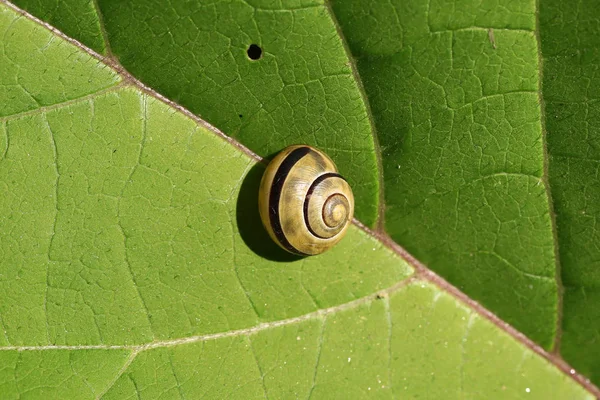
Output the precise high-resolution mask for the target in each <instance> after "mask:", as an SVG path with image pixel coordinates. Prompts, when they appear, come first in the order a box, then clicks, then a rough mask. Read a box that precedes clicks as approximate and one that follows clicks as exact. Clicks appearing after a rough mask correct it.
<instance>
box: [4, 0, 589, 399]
mask: <svg viewBox="0 0 600 400" xmlns="http://www.w3.org/2000/svg"><path fill="white" fill-rule="evenodd" d="M134 3H135V2H132V3H131V4H134ZM135 4H137V3H135ZM141 4H142V3H141V2H140V5H141ZM206 4H207V7H208V6H211V7H216V6H217V5H218V6H219V7H223V4H224V3H216V5H211V4H209V3H208V2H207V3H206ZM231 4H232V9H235V7H239V6H240V4H242V3H240V4H238V3H237V2H232V3H231ZM244 4H245V3H244ZM244 4H242V6H243V5H244ZM115 5H116V3H115ZM304 6H306V5H302V6H299V7H297V10H296V9H295V10H292V11H286V10H282V7H281V4H273V5H272V7H270V8H265V9H264V10H263V9H258V8H257V9H256V10H255V11H254V12H257V13H258V12H259V11H264V12H265V15H273V16H276V15H277V16H278V15H279V14H281V15H284V16H285V15H288V14H289V13H292V15H294V18H299V17H298V16H297V15H295V14H294V13H296V12H298V13H302V12H309V13H310V12H314V13H315V15H316V17H315V18H317V17H318V18H321V19H318V21H325V20H327V21H329V22H328V24H330V25H327V24H325V25H324V26H326V27H328V28H327V29H330V28H331V27H334V25H333V21H332V20H331V19H330V18H329V14H327V13H326V12H327V10H326V9H324V8H323V7H322V6H314V7H313V6H309V7H304ZM250 7H253V6H250ZM263 8H264V7H263ZM244 9H245V8H244ZM306 10H308V11H306ZM178 11H179V12H185V9H184V10H178ZM254 12H253V13H252V15H253V14H254ZM484 15H487V14H486V13H484ZM313 17H314V16H313ZM273 18H275V17H273ZM277 18H279V17H277ZM282 18H283V17H282ZM285 18H287V17H285ZM294 18H292V19H294ZM129 21H131V22H132V23H137V22H134V21H133V20H132V19H131V18H130V19H129ZM250 21H252V20H251V19H250ZM313 23H315V25H314V28H315V29H313V30H311V31H310V32H307V33H306V34H307V35H310V34H312V33H313V32H315V30H316V29H317V28H319V29H325V28H323V27H322V26H321V25H320V24H318V23H316V22H314V21H313ZM226 25H227V24H220V25H219V26H226ZM294 26H295V27H298V26H299V27H302V26H303V25H302V24H296V23H294ZM0 31H2V32H3V33H4V35H3V36H2V43H1V46H0V48H3V49H4V52H3V53H0V56H1V57H5V54H8V53H10V52H7V49H13V50H15V49H18V50H19V57H21V58H19V59H20V60H21V63H22V64H23V66H21V65H20V64H19V63H16V62H15V61H14V59H13V58H10V57H9V59H11V60H13V61H12V63H13V64H11V65H13V66H14V67H15V68H13V69H8V68H7V69H5V68H0V78H1V79H2V82H5V81H9V82H11V81H10V79H12V81H16V82H28V85H30V86H27V88H28V90H31V93H32V95H33V96H34V97H35V98H36V99H42V98H43V102H40V101H39V100H36V102H34V103H25V102H21V103H18V102H17V103H16V104H17V105H18V107H15V108H13V109H5V111H4V113H3V114H2V116H1V117H0V156H1V157H0V193H2V195H1V196H0V293H2V294H3V295H2V298H1V299H0V398H7V399H13V398H14V399H66V398H68V399H87V398H89V399H94V398H105V399H113V398H114V399H127V398H131V399H153V398H161V399H170V398H175V399H177V398H207V399H212V398H239V399H253V398H274V399H278V398H299V397H300V398H323V399H331V398H340V399H347V398H390V399H391V398H431V399H436V398H444V399H468V398H472V399H481V398H501V399H505V398H506V399H511V398H515V399H516V398H527V399H536V398H539V399H548V398H565V399H591V398H593V396H592V394H590V393H588V392H586V390H585V389H584V388H583V387H582V386H580V385H579V384H577V383H576V382H575V381H574V380H572V379H571V378H570V377H569V376H568V375H566V374H564V373H563V372H562V371H560V370H559V369H558V368H557V366H556V365H553V364H552V363H551V362H550V361H549V360H548V359H546V358H544V357H542V356H541V355H540V354H538V353H536V352H534V351H533V350H532V349H531V347H530V345H527V344H526V343H525V342H523V341H522V340H518V338H516V337H515V336H514V335H511V334H509V333H507V332H506V331H505V330H503V329H502V327H501V326H499V325H497V324H495V323H492V322H491V321H490V320H488V319H486V318H484V317H482V316H481V315H480V314H479V313H478V312H477V311H476V310H474V309H471V308H470V307H469V306H467V305H466V304H465V303H463V302H461V301H460V300H457V298H456V297H454V295H451V294H449V293H448V292H447V291H446V289H444V288H442V287H438V286H436V285H434V284H432V283H429V282H425V281H423V280H421V279H420V278H418V277H415V276H413V269H412V267H411V266H409V265H408V264H407V263H406V261H404V260H403V259H402V258H400V257H399V255H398V254H396V253H395V252H393V251H392V250H390V249H389V248H388V247H386V246H384V245H383V244H382V243H381V242H380V241H379V240H377V239H376V238H375V237H374V236H373V235H371V234H369V233H367V232H366V231H364V230H361V229H359V228H358V227H354V226H353V227H352V228H351V229H350V231H349V233H348V235H347V237H346V238H345V239H344V240H343V241H342V242H341V243H340V244H339V245H338V246H336V247H335V248H333V249H332V250H331V251H330V252H328V253H326V254H324V255H322V256H318V257H311V258H305V259H298V258H290V257H286V256H285V255H283V254H282V252H281V251H280V252H278V251H277V250H276V248H275V245H274V244H273V243H272V242H271V241H270V240H269V239H268V237H267V235H266V233H265V232H264V231H263V230H262V228H261V227H260V221H259V219H258V216H257V204H256V203H257V198H256V197H257V188H258V180H259V179H260V175H261V173H262V169H263V168H264V167H263V166H262V165H261V164H256V163H255V161H254V160H253V159H251V158H250V157H249V156H248V155H247V154H245V153H243V152H242V151H240V150H239V149H238V148H237V147H235V146H232V145H231V144H230V143H229V142H228V141H226V140H223V138H221V137H219V136H218V135H216V134H215V133H214V132H212V131H211V130H210V129H208V128H207V127H205V126H204V125H203V124H200V123H198V122H197V121H196V120H194V119H192V118H190V117H189V116H187V115H186V114H184V113H182V112H180V111H179V110H177V109H175V108H172V107H171V106H169V105H168V104H166V103H163V102H161V101H160V100H157V99H156V98H155V97H154V96H153V95H151V94H147V93H145V92H141V91H140V90H139V89H138V88H136V86H133V85H131V84H130V83H120V82H121V78H120V77H119V75H118V74H116V73H115V72H114V71H112V70H111V69H110V68H109V67H107V66H106V65H104V64H103V63H102V62H100V61H98V60H96V59H94V58H93V57H91V56H89V55H87V54H86V53H85V52H84V51H83V50H82V49H80V48H78V47H76V46H75V45H73V44H70V43H68V42H67V41H65V40H64V39H62V38H60V37H59V36H57V35H55V34H54V33H52V32H50V31H48V30H46V29H45V28H44V27H42V26H40V25H39V24H37V23H36V22H35V21H32V20H30V19H28V18H27V17H24V16H20V15H19V14H18V13H17V12H15V11H14V10H12V9H11V8H10V7H9V6H7V5H5V4H1V5H0ZM329 34H330V35H332V36H329V38H330V39H329V40H330V41H324V42H323V43H329V44H330V45H331V46H337V47H335V48H337V49H338V50H336V51H338V52H341V53H339V54H344V53H343V48H342V47H341V42H340V40H339V37H338V36H333V33H331V32H329ZM321 35H323V32H321ZM336 35H337V34H336ZM109 36H110V35H109ZM334 39H335V40H334ZM496 40H497V42H496V43H497V45H498V46H499V43H500V42H499V40H500V39H498V38H496ZM514 40H515V41H514V43H517V42H518V41H517V39H516V38H515V39H514ZM331 43H334V44H331ZM488 43H489V42H488ZM523 46H524V48H525V49H527V48H528V47H527V45H526V44H524V45H523ZM112 48H113V49H115V48H116V46H112ZM241 51H242V52H243V53H242V54H245V48H243V49H241ZM56 52H58V54H60V57H57V56H56V55H55V53H56ZM282 54H283V53H282ZM266 55H267V54H265V57H266ZM244 56H245V55H244ZM282 57H283V56H282ZM332 57H334V59H335V53H334V54H333V55H332ZM339 58H341V56H339ZM265 59H266V58H265ZM324 60H325V58H324ZM245 62H246V63H250V65H259V66H260V64H251V61H249V60H245ZM40 65H42V66H43V67H41V66H40ZM240 65H241V64H240ZM292 65H293V63H292ZM2 66H4V64H2ZM506 68H508V66H507V67H506ZM47 71H49V72H47ZM82 77H85V79H84V78H82ZM536 77H537V75H534V76H533V78H531V79H534V78H536ZM344 79H346V82H348V83H347V84H348V85H350V86H351V87H353V88H354V89H352V90H353V91H354V92H353V93H354V95H356V96H358V97H356V98H357V99H358V100H359V103H360V104H363V106H361V107H365V106H364V103H362V98H361V97H360V93H359V92H358V84H357V83H356V82H355V81H354V80H353V78H352V75H351V74H350V71H349V70H348V71H347V77H346V78H344ZM528 79H529V78H528ZM528 79H526V81H528ZM86 82H87V83H86ZM528 84H529V83H524V85H525V86H527V85H528ZM46 86H48V87H49V89H46ZM71 86H72V87H71ZM0 87H2V86H0ZM500 87H501V86H494V84H493V83H490V88H491V89H490V90H491V91H492V92H494V91H499V90H500ZM336 90H338V89H336ZM519 90H521V89H519ZM14 93H16V92H14V91H13V92H7V91H5V92H2V91H0V105H2V106H4V105H7V104H12V103H11V102H15V98H16V99H19V98H22V97H15V95H14ZM336 93H337V92H336ZM517 94H518V95H522V96H523V99H522V102H521V103H518V104H516V105H515V109H516V110H517V111H520V112H521V114H523V115H521V118H525V120H528V119H527V118H528V117H529V115H527V113H528V111H527V110H529V108H527V107H530V106H531V105H530V104H529V103H528V102H527V101H526V100H527V96H528V94H527V93H523V94H519V93H517ZM486 96H487V95H486ZM34 97H32V98H34ZM501 97H505V95H504V94H502V96H501ZM358 100H357V101H358ZM456 101H458V100H456ZM474 101H475V100H474ZM359 103H356V104H359ZM340 104H341V103H340ZM449 104H450V103H449ZM347 105H348V102H347V101H346V102H344V106H347ZM518 105H520V106H518ZM448 107H450V106H448ZM452 107H454V106H452ZM301 108H302V107H300V109H301ZM449 109H450V108H449ZM517 111H515V112H513V113H511V115H513V114H517V115H519V113H518V112H517ZM363 112H364V113H365V115H364V116H365V117H366V109H365V108H363V109H362V111H360V113H363ZM350 115H352V114H350ZM507 118H508V117H507ZM359 119H360V118H358V119H357V120H359ZM361 121H362V120H361ZM499 122H501V121H499ZM538 122H539V118H538ZM364 123H366V124H367V125H366V126H369V125H368V124H369V123H368V118H367V119H365V122H364ZM519 124H520V125H519ZM521 125H522V124H521V123H520V122H518V121H517V123H516V125H515V126H519V127H520V128H519V129H524V128H522V126H521ZM525 125H526V126H531V129H532V131H535V129H538V128H536V127H537V125H536V122H535V119H533V120H532V122H531V123H530V124H525ZM267 126H269V125H267ZM299 128H300V126H298V127H296V128H294V129H299ZM269 129H270V128H269ZM342 137H346V136H340V138H342ZM349 137H353V136H349ZM365 137H368V138H369V140H371V142H370V143H371V146H374V142H373V136H372V132H371V131H370V128H369V129H368V130H367V131H366V134H365ZM381 137H383V136H381ZM507 140H508V139H507ZM360 143H362V142H360ZM540 143H541V142H540V140H537V141H536V140H534V139H532V141H531V143H530V145H531V146H532V148H534V149H541V147H540V146H541V144H540ZM361 145H362V144H357V145H356V146H353V147H352V149H364V148H361V147H360V146H361ZM332 146H333V145H332ZM340 153H344V152H340ZM358 153H360V154H363V153H364V152H363V151H362V150H360V151H359V152H358ZM508 153H510V152H508V151H507V154H508ZM365 154H366V153H365ZM369 154H372V153H369ZM511 154H512V153H511ZM531 154H533V153H531ZM507 157H508V156H507ZM540 157H541V156H540ZM540 160H541V158H540ZM540 160H538V159H537V158H536V157H533V156H532V158H530V159H526V157H525V156H524V155H523V156H522V162H523V166H524V167H523V168H524V171H525V172H522V174H524V175H527V176H526V177H525V178H526V179H529V180H530V191H531V193H532V195H533V194H536V193H537V192H536V190H539V189H538V187H539V186H540V185H538V183H539V178H538V176H541V169H540V171H538V170H536V169H535V168H536V166H537V163H538V162H541V161H540ZM465 162H466V161H465ZM498 162H499V161H498ZM373 163H375V160H373ZM373 165H375V164H373ZM364 166H365V165H362V167H364ZM367 166H368V165H367ZM465 168H466V167H465ZM527 168H530V170H527ZM357 170H358V169H357ZM369 174H371V175H373V176H375V177H377V176H378V174H379V172H378V171H377V170H376V169H375V170H369ZM504 174H505V175H501V176H497V177H496V176H494V177H492V178H491V179H492V180H494V179H496V180H498V181H502V179H504V180H506V183H505V185H509V184H515V185H516V186H515V189H514V190H517V191H518V190H521V189H522V188H521V187H520V186H519V185H518V182H520V181H519V180H518V179H517V181H516V182H513V179H510V178H511V176H512V175H510V174H509V173H504ZM371 175H369V176H371ZM518 178H519V179H520V178H521V177H520V176H519V177H518ZM374 182H375V184H374V185H375V186H372V187H373V188H375V187H376V186H377V181H374ZM502 182H503V181H502ZM541 186H542V188H543V184H541ZM486 188H487V187H486ZM496 190H497V192H498V193H500V192H501V191H502V190H503V188H502V187H500V188H497V189H496ZM504 190H507V188H504ZM510 192H511V193H512V190H511V191H510ZM486 193H487V192H486ZM517 193H518V192H517ZM543 194H544V196H542V195H541V194H539V193H538V195H539V196H540V198H541V200H540V202H542V203H540V204H542V205H543V201H546V202H547V197H545V192H544V193H543ZM490 199H491V200H494V197H490ZM495 201H496V203H495V204H500V205H502V206H504V207H506V208H508V209H509V211H511V210H512V208H511V207H515V204H512V203H508V202H507V203H506V204H504V203H503V202H502V201H501V199H498V198H496V199H495ZM530 203H531V204H530ZM373 204H375V203H373ZM518 204H521V203H518ZM524 204H525V205H526V207H529V208H526V209H524V210H523V213H524V214H523V215H526V216H528V218H529V220H530V221H531V224H530V225H527V226H526V227H522V226H520V225H517V224H516V223H514V224H515V226H517V227H518V228H519V229H525V230H526V231H524V232H520V231H519V232H520V233H519V234H522V235H523V238H527V240H531V238H530V237H529V236H527V235H529V233H528V231H527V229H537V230H539V231H540V232H545V225H544V224H545V222H544V221H545V219H544V218H543V217H544V215H545V216H546V217H547V216H548V215H547V213H546V214H544V213H543V212H542V209H543V207H542V206H541V205H540V204H538V203H536V202H530V201H529V200H528V201H527V202H526V203H524ZM497 207H500V206H497ZM374 209H376V208H374ZM494 210H495V211H497V210H498V208H496V209H494ZM512 212H514V211H512ZM507 213H508V211H507ZM506 215H511V214H510V213H508V214H506ZM424 222H426V221H424ZM418 229H422V228H421V227H419V228H418ZM435 229H436V231H435V232H436V233H437V234H441V233H442V232H441V230H440V229H439V227H437V226H436V227H435ZM432 236H435V235H432ZM542 239H543V238H542ZM523 240H524V239H523ZM523 246H525V247H526V246H531V248H530V249H529V250H530V251H529V253H528V254H525V255H524V256H525V258H524V259H525V260H526V261H527V260H529V261H527V262H533V261H535V260H536V259H537V258H536V257H538V256H539V255H538V254H537V253H536V251H537V250H536V249H542V250H544V251H546V250H545V249H546V247H545V246H546V245H545V242H544V240H541V242H540V243H537V242H527V241H524V242H523ZM532 248H533V249H534V250H531V249H532ZM513 250H514V251H515V252H518V251H519V246H513ZM540 251H541V250H540ZM506 257H508V261H509V262H510V258H511V257H513V255H506ZM467 261H468V259H464V260H463V259H460V260H457V263H456V264H455V265H454V268H455V269H456V270H457V271H461V270H464V269H468V268H469V265H470V264H469V263H468V262H467ZM519 265H521V264H519ZM537 267H538V268H539V270H534V271H529V272H527V273H528V274H531V275H535V274H539V275H540V276H542V275H543V274H544V273H545V272H547V271H546V269H545V266H544V265H543V266H537ZM519 276H521V275H519ZM524 276H526V275H524ZM489 279H490V281H493V280H494V279H492V278H489ZM495 279H506V278H495ZM516 283H518V282H516V281H515V284H516ZM490 287H492V286H491V285H490ZM528 289H530V290H533V291H534V293H537V295H538V296H539V298H540V302H539V303H540V304H542V306H543V305H544V304H545V303H543V301H542V300H543V299H544V298H545V297H544V295H543V290H542V289H543V286H534V287H533V288H528ZM517 294H518V292H517ZM547 296H549V297H552V296H556V291H555V290H554V291H552V290H550V291H549V294H547ZM524 304H525V303H524ZM527 304H528V303H527ZM553 307H554V308H553V309H554V310H555V305H554V306H553ZM541 309H542V310H543V307H542V308H541ZM536 310H537V309H536ZM530 311H531V310H530ZM542 331H543V329H542ZM556 396H558V397H556Z"/></svg>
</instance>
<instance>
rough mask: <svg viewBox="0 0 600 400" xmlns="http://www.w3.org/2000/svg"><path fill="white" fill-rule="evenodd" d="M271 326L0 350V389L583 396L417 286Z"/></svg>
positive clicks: (218, 395) (147, 395)
mask: <svg viewBox="0 0 600 400" xmlns="http://www.w3.org/2000/svg"><path fill="white" fill-rule="evenodd" d="M282 322H283V323H282V324H281V325H279V326H264V327H262V328H260V329H259V330H258V331H255V332H253V333H246V332H239V333H238V332H231V334H230V335H228V336H224V337H217V338H207V339H201V338H199V339H197V340H196V341H194V342H191V343H181V344H178V343H156V345H157V347H154V348H151V349H141V350H140V349H131V350H125V349H114V350H83V349H79V350H71V351H68V350H44V351H30V350H26V351H23V352H21V353H17V352H16V351H1V352H0V358H1V359H2V360H3V365H4V366H5V373H4V374H3V375H0V385H2V388H3V389H4V391H3V393H4V394H5V396H6V397H4V398H17V395H18V394H19V393H21V394H22V397H21V398H25V399H26V398H41V396H44V397H43V398H54V397H61V396H65V395H67V394H69V395H71V396H72V397H68V398H81V399H86V398H94V397H95V396H100V395H102V398H103V399H144V400H146V399H158V398H161V399H170V398H173V399H177V398H207V399H222V398H231V399H255V398H256V399H259V398H265V397H268V398H274V399H284V398H308V397H310V398H317V399H321V398H322V399H348V398H353V399H355V398H377V399H391V398H430V399H440V398H444V399H482V398H501V399H521V398H529V399H535V398H538V399H549V398H556V399H586V398H587V399H591V398H592V397H591V395H589V394H586V393H585V391H584V390H583V388H581V387H579V386H577V385H574V384H573V383H572V381H570V379H569V378H568V377H567V376H566V375H563V374H562V373H560V372H559V371H558V370H557V369H556V368H555V367H554V366H552V365H549V364H548V363H547V362H546V361H545V360H543V359H541V358H539V357H538V356H536V355H535V354H534V353H533V352H532V351H531V350H529V349H527V348H523V347H522V346H521V345H520V344H518V343H516V342H515V341H514V339H513V338H511V337H509V336H508V335H506V334H505V333H504V332H502V331H500V330H498V329H497V327H496V326H494V325H493V324H491V323H490V322H489V321H487V320H485V319H482V318H481V317H480V316H478V315H477V314H475V313H473V311H472V310H470V309H468V308H466V307H465V306H464V305H462V304H459V303H457V301H456V299H454V298H453V297H451V296H449V295H448V294H445V293H443V292H440V290H439V288H437V287H435V286H432V285H430V284H427V283H424V282H419V281H417V282H414V283H412V284H409V285H408V286H405V287H403V288H400V289H398V290H395V291H392V292H391V293H390V294H389V295H385V296H382V297H381V298H376V299H372V300H368V301H362V302H358V303H356V304H351V305H349V306H348V307H344V308H340V309H329V310H325V312H324V313H322V314H314V315H310V316H307V318H303V319H301V320H298V321H282ZM5 360H6V361H5ZM92 363H97V364H96V365H97V366H99V367H100V368H102V373H101V374H97V372H96V369H95V368H90V364H92ZM15 370H16V371H15ZM50 371H51V373H52V374H50ZM46 379H54V380H60V381H63V382H65V383H64V387H62V388H61V387H57V386H56V385H43V384H41V383H43V382H45V380H46ZM21 388H29V390H28V391H27V392H25V391H24V390H22V389H21ZM36 396H38V397H36ZM63 398H66V397H63Z"/></svg>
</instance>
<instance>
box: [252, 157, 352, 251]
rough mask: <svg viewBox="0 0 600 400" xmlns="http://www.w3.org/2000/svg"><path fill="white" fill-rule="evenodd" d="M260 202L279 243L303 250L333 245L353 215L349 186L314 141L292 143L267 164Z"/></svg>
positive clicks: (273, 234) (276, 241)
mask: <svg viewBox="0 0 600 400" xmlns="http://www.w3.org/2000/svg"><path fill="white" fill-rule="evenodd" d="M258 205H259V211H260V217H261V219H262V221H263V224H264V226H265V228H266V229H267V231H268V232H269V235H270V236H271V238H273V240H274V241H275V243H277V244H278V245H279V246H281V247H282V248H283V249H285V250H287V251H289V252H290V253H295V254H300V255H315V254H321V253H323V252H324V251H325V250H327V249H329V248H331V247H332V246H334V245H335V244H336V243H337V242H339V241H340V240H341V239H342V237H343V236H344V234H345V233H346V230H347V229H348V226H350V223H351V222H352V216H353V214H354V196H353V195H352V189H350V185H348V182H346V180H345V179H344V178H342V177H341V176H340V175H339V174H338V173H337V168H336V167H335V164H334V163H333V161H331V159H330V158H329V157H327V156H326V155H325V154H323V153H322V152H320V151H319V150H317V149H314V148H312V147H310V146H290V147H288V148H286V149H285V150H283V151H282V152H281V153H279V154H277V156H276V157H275V158H274V159H273V161H271V162H270V163H269V166H268V167H267V170H266V171H265V174H264V175H263V178H262V181H261V184H260V192H259V197H258Z"/></svg>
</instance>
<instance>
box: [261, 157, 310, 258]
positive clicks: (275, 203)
mask: <svg viewBox="0 0 600 400" xmlns="http://www.w3.org/2000/svg"><path fill="white" fill-rule="evenodd" d="M310 152H311V149H310V148H309V147H299V148H297V149H294V150H292V152H291V153H290V154H288V155H287V157H285V159H284V160H283V161H282V162H281V164H280V165H279V168H277V172H276V173H275V176H274V177H273V183H272V185H271V192H270V193H269V221H270V222H271V229H273V233H274V234H275V237H276V238H277V240H278V241H279V243H281V245H282V246H283V247H284V248H286V249H287V250H288V251H290V252H292V253H296V254H300V255H303V256H305V255H307V254H306V253H303V252H301V251H300V250H298V249H297V248H295V247H294V246H292V244H291V243H290V242H289V241H288V240H287V238H286V237H285V234H284V233H283V228H282V227H281V218H280V215H279V201H280V200H281V190H282V189H283V184H284V183H285V180H286V178H287V177H288V175H289V173H290V171H291V170H292V168H293V167H294V165H296V163H298V161H300V160H301V159H302V158H303V157H304V156H305V155H307V154H308V153H310Z"/></svg>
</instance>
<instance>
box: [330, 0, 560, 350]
mask: <svg viewBox="0 0 600 400" xmlns="http://www.w3.org/2000/svg"><path fill="white" fill-rule="evenodd" d="M471 3H472V2H470V1H461V2H456V4H455V5H454V6H455V7H456V9H457V10H465V15H463V14H461V13H460V12H457V13H456V14H457V17H456V18H454V17H453V16H454V13H452V14H450V17H451V18H449V16H448V14H447V13H445V12H443V11H442V10H443V8H444V7H447V5H445V4H444V2H442V1H432V3H431V4H428V3H427V2H422V1H416V0H415V1H409V2H399V1H398V2H392V3H391V4H390V3H378V4H377V6H373V5H372V4H371V2H368V1H360V0H356V1H339V2H337V1H336V2H334V5H333V9H334V11H335V13H336V15H337V17H338V19H339V21H340V23H341V25H342V27H343V30H344V33H345V35H346V38H347V40H348V43H349V46H350V49H351V51H352V53H353V54H354V55H356V56H357V57H358V59H357V66H358V70H359V72H360V75H361V78H362V80H363V83H364V85H365V90H366V92H367V94H368V96H369V101H370V104H371V108H372V110H373V117H374V120H375V123H376V126H377V132H378V135H379V140H380V142H381V146H382V149H383V150H382V151H383V167H384V178H385V188H386V192H385V202H386V229H387V231H388V232H389V234H390V235H391V237H392V238H393V239H394V240H395V241H397V242H398V243H400V244H401V245H403V246H404V247H405V248H406V249H407V250H408V251H410V252H411V253H412V254H413V255H414V256H415V257H417V258H418V259H419V260H421V261H422V262H424V263H425V264H427V265H429V266H431V267H432V268H433V269H434V270H435V271H437V272H439V273H441V274H442V275H443V276H444V277H446V278H447V279H448V280H449V281H450V282H452V283H454V284H456V285H457V286H458V287H459V288H460V289H461V290H463V291H465V292H466V293H468V294H469V295H471V296H472V297H474V298H476V299H477V300H479V301H481V302H482V303H483V304H484V305H485V306H487V307H489V308H490V309H492V310H494V312H495V313H497V314H498V315H499V316H500V317H501V318H503V319H505V320H507V321H509V322H510V323H511V324H512V325H514V326H515V327H516V328H517V329H519V330H520V331H522V332H524V333H525V334H527V335H528V336H529V337H531V338H532V339H534V340H535V341H536V342H538V343H540V344H542V345H543V346H544V347H546V348H551V347H552V344H553V341H554V338H555V335H556V326H557V319H558V288H557V283H556V261H555V256H554V241H553V232H552V221H551V216H550V213H549V204H548V196H547V193H546V185H545V182H544V177H543V172H544V145H543V140H542V125H541V110H540V107H539V101H540V100H539V93H538V85H539V67H538V55H537V51H538V45H537V41H536V37H535V34H534V32H533V31H532V29H533V28H534V27H535V15H534V13H535V7H534V6H535V5H534V4H533V2H531V3H529V4H525V3H523V2H520V3H519V2H517V3H515V6H514V7H517V8H518V9H514V8H512V7H507V8H503V7H495V6H494V4H495V3H494V4H492V2H484V4H482V6H481V7H480V8H479V9H478V10H479V11H478V12H477V13H475V14H474V15H471V14H468V12H469V10H472V9H473V10H474V9H476V8H477V6H474V5H472V4H471ZM487 3H489V4H487ZM477 4H479V3H477ZM521 4H522V5H521ZM367 13H368V14H369V15H370V16H371V18H364V15H365V14H367ZM396 15H397V17H394V16H396ZM382 21H385V24H382V23H381V22H382ZM383 26H385V27H386V28H385V29H384V28H383ZM490 29H493V39H491V38H492V36H491V33H490V32H492V31H491V30H490ZM434 232H435V233H434Z"/></svg>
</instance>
